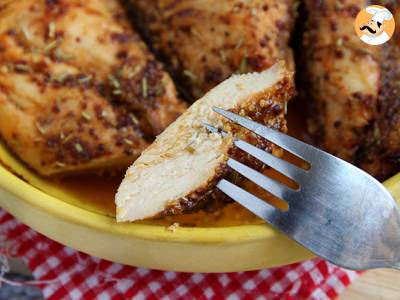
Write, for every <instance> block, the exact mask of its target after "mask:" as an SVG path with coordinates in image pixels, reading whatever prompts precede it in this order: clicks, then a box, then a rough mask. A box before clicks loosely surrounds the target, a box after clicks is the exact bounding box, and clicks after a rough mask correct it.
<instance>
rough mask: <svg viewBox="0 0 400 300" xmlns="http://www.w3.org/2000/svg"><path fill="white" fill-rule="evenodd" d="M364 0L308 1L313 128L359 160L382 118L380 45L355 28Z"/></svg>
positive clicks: (322, 143)
mask: <svg viewBox="0 0 400 300" xmlns="http://www.w3.org/2000/svg"><path fill="white" fill-rule="evenodd" d="M366 6H368V1H362V0H345V1H335V0H324V1H316V0H306V1H305V10H306V12H307V21H306V32H305V35H304V42H303V47H302V50H301V51H302V52H303V53H304V57H303V70H302V73H301V74H302V75H301V79H302V81H303V88H304V90H305V95H306V99H307V102H308V103H309V104H310V105H311V114H310V118H309V131H310V132H311V133H312V135H313V136H314V137H315V140H316V142H317V145H318V146H319V147H321V148H323V149H325V150H327V151H329V152H331V153H332V154H334V155H336V156H338V157H341V158H343V159H346V160H348V161H351V162H353V161H354V159H355V153H356V151H357V149H358V148H359V147H360V145H362V144H363V143H365V139H366V131H367V128H368V126H370V124H371V122H372V120H373V119H374V118H375V117H376V111H377V101H378V90H379V80H380V63H379V59H380V58H379V51H380V50H379V49H380V47H376V46H368V45H366V44H365V43H363V42H362V41H360V40H359V38H358V37H357V35H356V33H355V32H354V19H355V17H356V15H357V13H358V12H359V11H360V10H361V9H363V8H365V7H366Z"/></svg>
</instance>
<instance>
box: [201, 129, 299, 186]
mask: <svg viewBox="0 0 400 300" xmlns="http://www.w3.org/2000/svg"><path fill="white" fill-rule="evenodd" d="M202 123H203V126H204V127H205V128H206V129H207V130H208V131H210V132H213V133H220V134H222V136H225V135H226V134H227V133H226V132H225V131H223V130H219V129H218V128H215V127H214V126H212V125H210V124H208V123H206V122H202ZM234 144H235V146H236V147H238V148H239V149H242V150H243V151H245V152H246V153H248V154H250V155H252V156H253V157H255V158H257V159H258V160H260V161H262V162H263V163H265V164H267V165H268V166H270V167H271V168H274V169H275V170H277V171H279V172H281V173H282V174H284V175H285V176H287V177H289V178H291V179H293V180H294V181H298V182H299V183H301V182H300V181H301V179H302V178H303V177H302V176H301V175H303V176H304V175H306V171H305V170H303V169H301V168H299V167H297V166H296V165H293V164H291V163H289V162H287V161H286V160H283V159H280V158H279V157H276V156H275V155H273V154H271V153H269V152H266V151H264V150H261V149H259V148H257V147H255V146H253V145H252V144H249V143H247V142H245V141H243V140H240V139H237V140H235V142H234Z"/></svg>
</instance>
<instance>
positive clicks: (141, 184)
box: [115, 63, 294, 221]
mask: <svg viewBox="0 0 400 300" xmlns="http://www.w3.org/2000/svg"><path fill="white" fill-rule="evenodd" d="M292 75H293V74H292V73H290V72H288V71H286V69H285V67H284V65H283V63H277V64H275V65H273V66H272V67H271V68H269V69H268V70H266V71H263V72H262V73H249V74H245V75H234V76H232V77H231V78H229V79H227V80H226V81H224V82H223V83H221V84H220V85H218V86H217V87H215V88H214V89H212V90H211V91H209V92H208V93H207V94H206V95H205V96H203V97H202V98H201V99H199V100H198V101H196V102H195V103H194V104H193V105H192V106H191V107H190V108H189V109H188V110H187V111H186V112H185V113H184V114H182V116H181V117H179V118H178V119H177V120H176V121H175V122H174V123H172V124H171V125H170V126H169V127H168V128H167V129H166V130H165V131H164V132H163V133H162V134H161V135H160V136H158V137H157V139H156V141H155V142H154V143H153V144H152V145H151V146H150V147H149V148H148V149H146V150H145V151H144V152H143V153H142V155H141V156H140V157H139V158H138V159H137V160H136V161H135V162H134V164H133V165H132V166H131V167H130V168H129V169H128V171H127V173H126V175H125V178H124V180H123V181H122V183H121V185H120V187H119V189H118V193H117V195H116V200H115V202H116V205H117V221H135V220H141V219H145V218H149V217H154V216H158V215H170V214H182V213H185V212H188V211H191V210H196V209H199V208H204V207H206V206H207V205H208V204H209V203H212V202H215V201H218V199H219V197H220V196H221V194H220V193H219V192H217V189H216V187H215V185H216V184H217V182H218V181H219V179H221V178H222V177H224V178H227V177H230V176H231V175H232V177H235V176H234V174H233V172H232V171H230V170H229V169H228V168H227V166H226V161H227V159H228V156H231V157H234V158H235V159H238V160H240V161H244V162H246V163H247V164H250V165H253V166H254V165H255V164H257V163H255V160H252V159H251V158H250V157H249V156H248V155H247V154H246V155H245V154H244V153H243V152H240V151H239V150H235V149H234V148H233V137H239V138H242V139H245V140H248V141H251V142H252V143H254V144H256V145H257V146H258V147H260V148H262V149H265V150H266V151H269V152H277V153H279V152H280V150H279V149H278V148H276V147H275V146H274V145H273V144H271V143H269V142H267V141H265V140H263V139H260V138H258V137H256V136H255V135H254V134H252V133H250V132H249V131H247V130H245V129H243V128H241V127H239V126H237V125H234V124H232V123H229V122H228V121H227V120H226V119H224V118H222V117H221V116H219V115H217V114H216V113H214V112H213V111H212V107H213V106H217V107H220V108H223V109H227V110H230V111H233V112H236V113H239V114H241V115H243V116H247V117H250V118H252V119H253V120H255V121H257V122H260V123H263V124H266V125H267V126H270V127H273V128H275V129H277V130H282V131H285V130H286V121H285V113H286V103H287V101H288V100H289V99H290V98H291V97H292V96H293V94H294V87H293V80H292ZM202 122H207V123H209V124H211V125H213V126H215V127H218V128H223V129H224V131H226V132H228V135H227V136H225V137H222V136H221V135H220V134H218V133H209V132H208V131H207V130H206V129H205V128H204V127H203V126H202ZM236 179H237V177H236ZM236 183H238V184H239V182H237V180H236Z"/></svg>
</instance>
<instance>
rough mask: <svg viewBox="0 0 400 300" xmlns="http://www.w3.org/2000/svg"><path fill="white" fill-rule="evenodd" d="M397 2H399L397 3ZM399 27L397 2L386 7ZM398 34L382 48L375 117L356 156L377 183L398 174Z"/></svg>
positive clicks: (399, 128) (399, 131)
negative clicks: (365, 140) (376, 113)
mask: <svg viewBox="0 0 400 300" xmlns="http://www.w3.org/2000/svg"><path fill="white" fill-rule="evenodd" d="M397 3H398V2H397ZM386 7H387V8H388V9H390V10H391V11H392V12H393V13H394V17H395V21H396V24H400V3H399V4H397V7H395V5H392V6H389V5H386ZM399 45H400V33H399V30H396V31H395V33H394V35H393V37H392V38H391V40H390V41H389V42H387V43H386V44H385V45H384V46H383V47H382V55H381V57H382V58H381V73H382V75H381V81H380V88H379V97H378V115H377V118H376V121H375V122H374V124H373V126H371V128H370V130H369V131H368V133H367V135H368V138H367V142H366V143H365V145H363V147H361V148H360V150H359V151H358V153H357V164H358V165H360V166H361V167H362V168H363V169H364V170H366V171H367V172H369V173H370V174H372V175H373V176H375V177H376V178H378V179H380V180H385V179H387V178H388V177H390V176H392V175H394V174H396V173H397V172H399V171H400V47H399Z"/></svg>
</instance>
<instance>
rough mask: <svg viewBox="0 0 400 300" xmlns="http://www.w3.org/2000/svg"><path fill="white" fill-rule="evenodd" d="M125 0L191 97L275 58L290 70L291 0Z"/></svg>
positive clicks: (261, 67)
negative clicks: (134, 8)
mask: <svg viewBox="0 0 400 300" xmlns="http://www.w3.org/2000/svg"><path fill="white" fill-rule="evenodd" d="M130 2H131V3H132V4H133V5H134V6H135V7H136V8H137V11H139V18H137V19H142V22H141V23H142V25H143V26H142V27H144V28H145V29H147V31H148V33H149V34H148V36H149V37H150V40H151V41H152V44H153V46H154V48H155V49H156V50H157V51H158V52H159V53H161V54H162V56H163V58H164V59H165V60H166V61H167V62H168V65H169V66H170V68H171V69H172V71H173V73H174V75H175V76H176V77H177V78H178V79H179V82H180V83H181V84H182V86H183V87H184V88H185V90H186V91H187V92H188V93H189V94H190V95H191V96H192V97H193V98H194V99H197V98H199V97H201V96H202V95H204V93H205V92H207V91H208V90H210V89H211V88H213V87H214V86H216V85H217V84H218V83H220V82H222V81H223V80H225V79H226V78H228V77H229V76H230V75H232V74H234V73H237V72H240V73H247V72H254V71H258V72H259V71H262V70H265V69H266V68H268V67H270V66H271V65H273V64H274V63H275V62H276V61H277V60H280V59H285V60H286V63H287V66H288V69H293V58H292V51H291V49H290V48H289V46H288V43H289V38H290V35H291V32H292V29H293V25H294V19H295V11H296V7H297V6H296V4H295V3H296V1H294V0H252V1H242V0H218V1H215V0H186V1H176V0H131V1H130ZM140 17H141V18H140ZM139 23H140V22H139Z"/></svg>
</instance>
